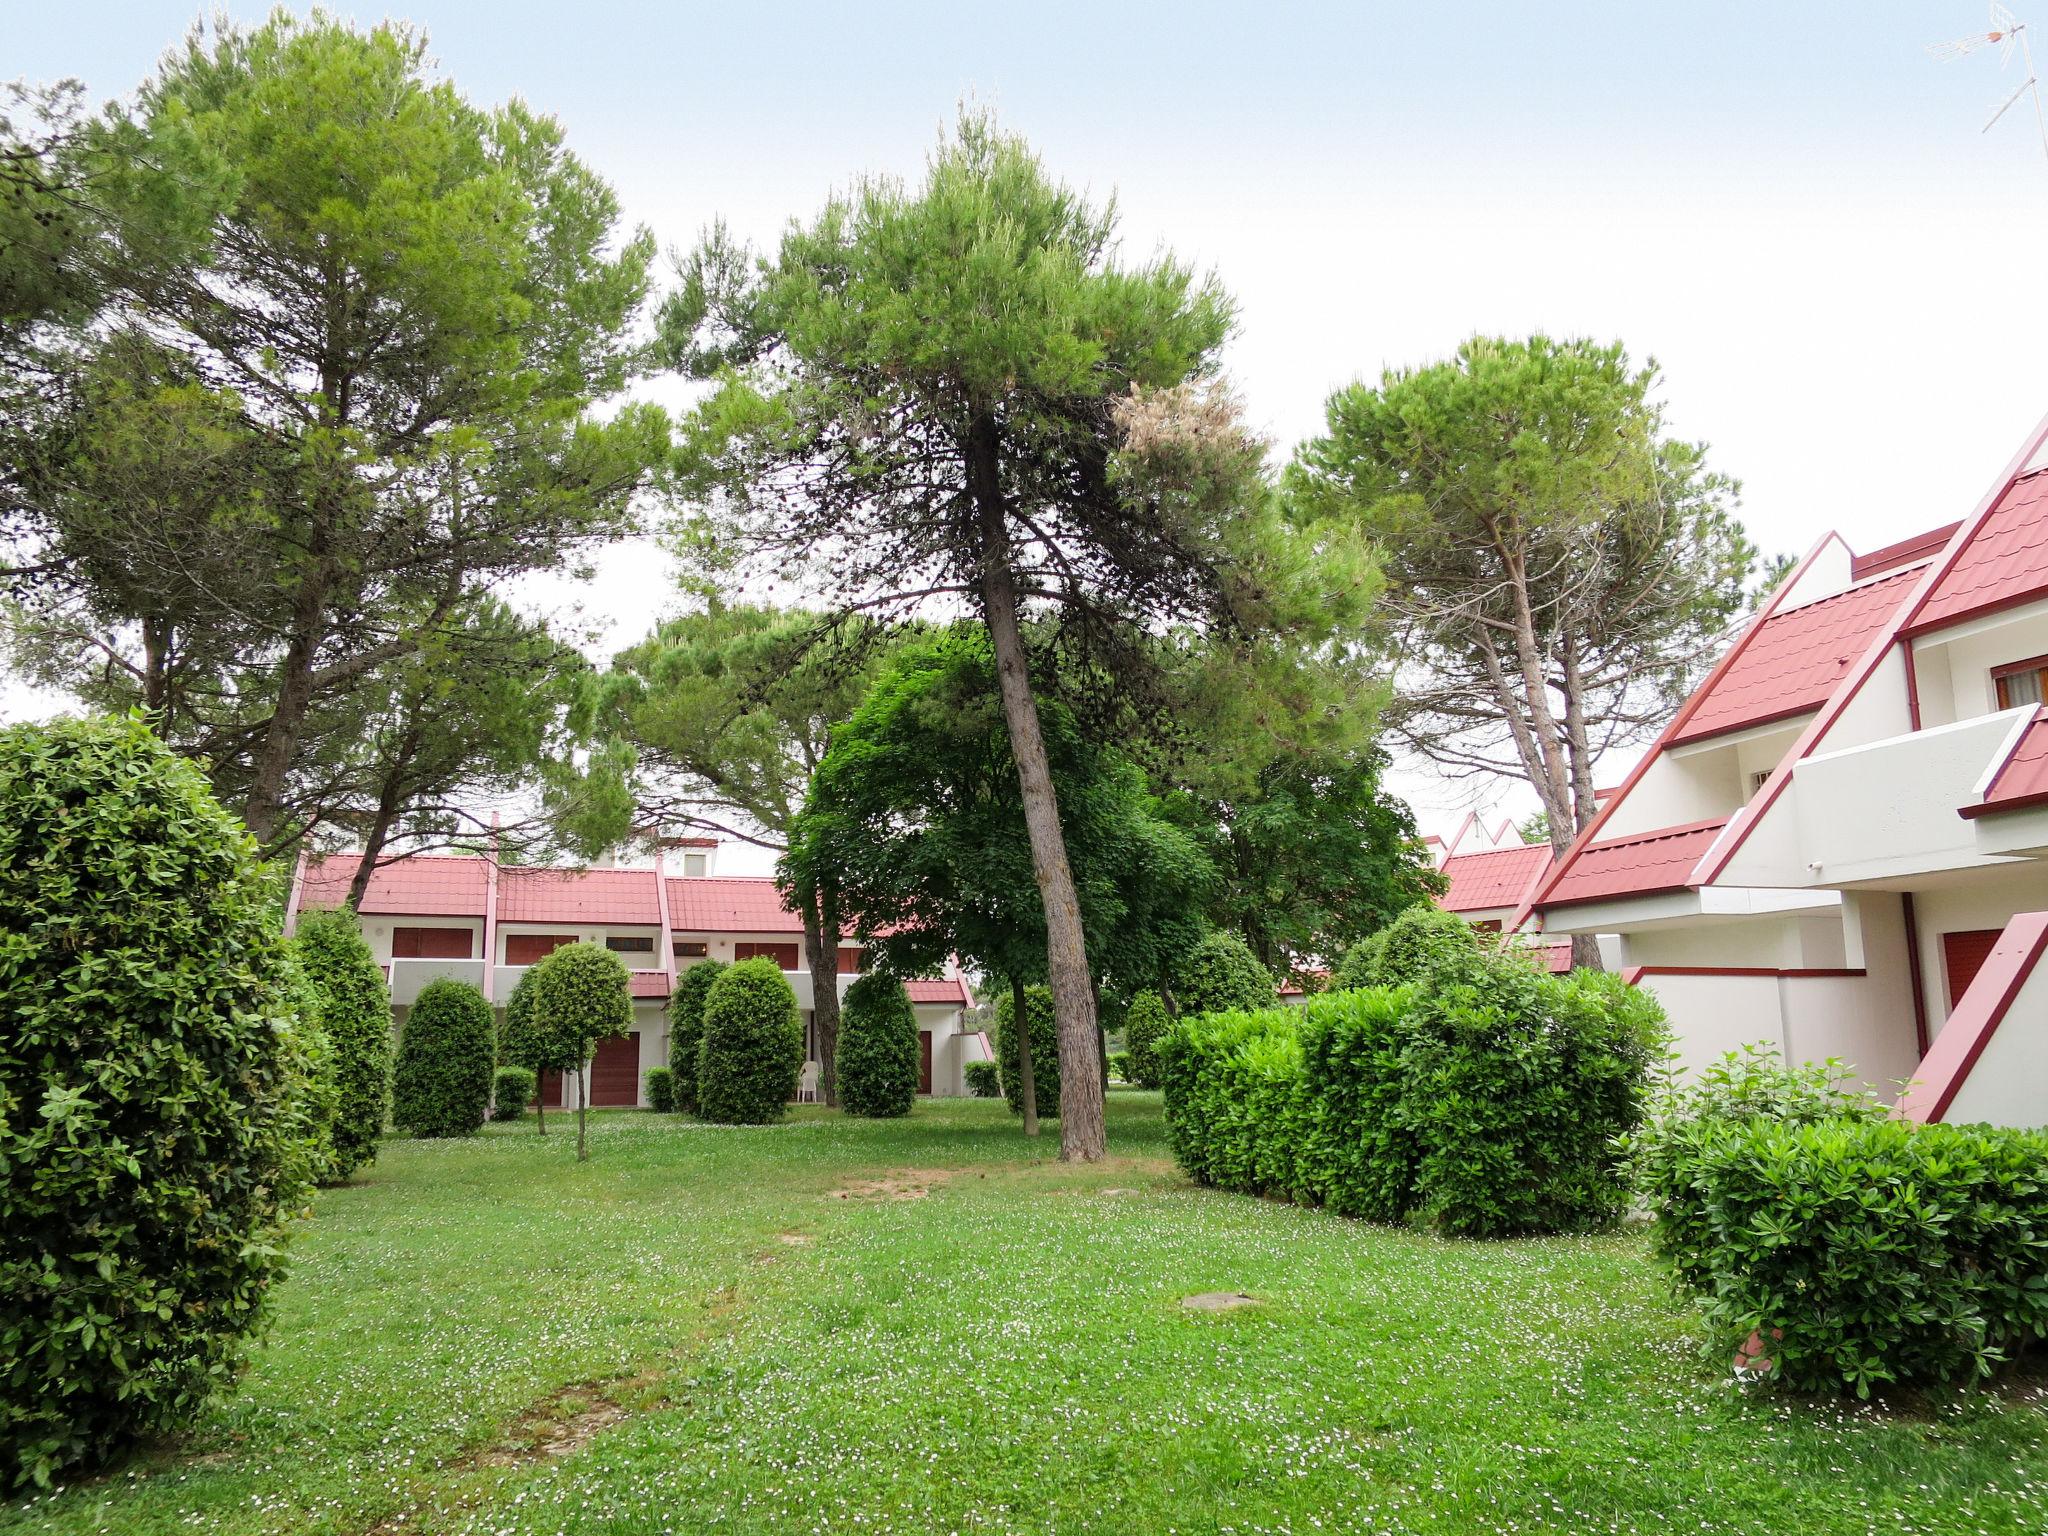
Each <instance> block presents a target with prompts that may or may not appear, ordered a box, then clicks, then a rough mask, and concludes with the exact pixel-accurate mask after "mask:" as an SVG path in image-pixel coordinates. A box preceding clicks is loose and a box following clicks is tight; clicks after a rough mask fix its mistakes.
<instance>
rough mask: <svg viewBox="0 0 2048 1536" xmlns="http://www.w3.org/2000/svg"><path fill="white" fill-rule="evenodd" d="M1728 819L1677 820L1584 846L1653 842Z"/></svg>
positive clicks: (1719, 825) (1617, 845)
mask: <svg viewBox="0 0 2048 1536" xmlns="http://www.w3.org/2000/svg"><path fill="white" fill-rule="evenodd" d="M1731 815H1732V813H1731ZM1729 820H1730V816H1709V817H1708V818H1707V819H1706V820H1704V821H1686V822H1678V823H1674V824H1673V825H1671V826H1668V827H1655V828H1652V829H1651V830H1650V831H1648V832H1624V833H1622V834H1620V835H1619V836H1616V837H1603V838H1601V839H1599V840H1598V841H1596V842H1591V843H1588V844H1586V847H1588V848H1619V847H1623V846H1625V845H1627V844H1629V843H1654V842H1656V841H1657V840H1658V839H1660V838H1666V837H1687V836H1690V835H1691V834H1692V833H1694V832H1704V831H1706V830H1707V829H1708V828H1709V827H1725V826H1727V825H1728V822H1729Z"/></svg>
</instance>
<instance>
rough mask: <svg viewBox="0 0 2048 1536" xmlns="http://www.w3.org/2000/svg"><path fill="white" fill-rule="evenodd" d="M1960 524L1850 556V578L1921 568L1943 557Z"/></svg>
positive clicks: (1858, 578)
mask: <svg viewBox="0 0 2048 1536" xmlns="http://www.w3.org/2000/svg"><path fill="white" fill-rule="evenodd" d="M1962 526H1963V525H1962V524H1961V523H1943V524H1942V525H1941V526H1940V527H1939V528H1930V529H1928V530H1927V532H1925V533H1916V534H1914V535H1913V537H1912V538H1910V539H1901V540H1899V542H1898V543H1896V544H1886V545H1884V546H1883V547H1882V548H1879V549H1873V550H1872V551H1871V552H1870V553H1869V554H1867V555H1851V556H1850V557H1849V579H1850V580H1851V581H1861V580H1863V579H1864V578H1865V577H1866V576H1877V575H1881V574H1883V573H1884V572H1886V571H1896V570H1898V569H1900V568H1901V567H1903V566H1908V565H1921V564H1923V563H1925V562H1926V561H1929V560H1932V559H1933V558H1934V557H1935V556H1936V555H1938V554H1940V553H1941V551H1942V548H1943V546H1944V545H1946V544H1947V543H1948V541H1949V540H1950V539H1952V538H1953V537H1955V531H1956V530H1957V529H1958V528H1960V527H1962Z"/></svg>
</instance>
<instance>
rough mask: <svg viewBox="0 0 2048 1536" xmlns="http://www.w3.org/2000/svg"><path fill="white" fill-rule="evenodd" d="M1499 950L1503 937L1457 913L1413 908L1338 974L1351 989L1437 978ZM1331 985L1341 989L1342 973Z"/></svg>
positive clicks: (1349, 959)
mask: <svg viewBox="0 0 2048 1536" xmlns="http://www.w3.org/2000/svg"><path fill="white" fill-rule="evenodd" d="M1500 949H1501V944H1500V941H1499V940H1498V939H1496V938H1494V936H1493V935H1492V934H1489V933H1483V932H1481V931H1480V930H1479V929H1477V928H1475V927H1473V926H1472V925H1471V924H1470V923H1468V922H1466V921H1465V919H1464V918H1462V917H1460V916H1458V914H1457V913H1455V912H1446V911H1444V910H1442V909H1441V908H1439V907H1410V908H1409V909H1408V910H1407V911H1406V912H1403V913H1402V914H1401V915H1400V916H1399V917H1397V918H1395V919H1394V921H1393V922H1391V923H1389V924H1388V925H1387V926H1386V927H1385V928H1383V929H1382V930H1380V932H1378V933H1376V934H1374V935H1373V936H1372V937H1371V938H1370V939H1368V940H1366V941H1365V942H1364V943H1363V944H1361V945H1359V946H1358V947H1357V948H1356V949H1354V950H1353V951H1352V953H1351V954H1350V955H1347V956H1345V958H1344V964H1343V965H1340V966H1339V967H1338V977H1342V978H1344V983H1345V986H1346V987H1347V988H1356V987H1398V986H1401V985H1403V984H1404V983H1407V982H1411V981H1420V982H1432V981H1436V980H1439V979H1440V978H1443V977H1445V976H1448V975H1464V974H1467V973H1470V972H1471V971H1472V970H1473V968H1474V967H1475V966H1477V965H1478V964H1479V963H1480V962H1481V959H1482V957H1485V956H1489V955H1493V954H1496V953H1498V952H1499V951H1500ZM1354 960H1355V962H1356V963H1355V964H1354V963H1353V962H1354ZM1330 989H1331V990H1332V991H1336V990H1339V987H1338V979H1337V977H1332V978H1331V982H1330Z"/></svg>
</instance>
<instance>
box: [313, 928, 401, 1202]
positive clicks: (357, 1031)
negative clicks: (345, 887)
mask: <svg viewBox="0 0 2048 1536" xmlns="http://www.w3.org/2000/svg"><path fill="white" fill-rule="evenodd" d="M292 952H293V954H294V955H295V956H296V957H297V959H298V962H299V968H300V970H301V971H303V972H304V973H305V977H306V981H307V983H308V985H310V986H311V987H312V989H313V991H314V994H315V995H316V996H317V997H318V999H319V1004H320V1011H319V1018H318V1019H317V1020H316V1022H317V1023H318V1024H319V1026H320V1028H321V1030H322V1031H323V1032H324V1033H325V1034H326V1036H327V1040H328V1044H329V1045H330V1046H332V1047H333V1051H334V1079H335V1084H336V1086H337V1088H338V1090H339V1093H340V1103H339V1105H338V1106H337V1108H336V1110H335V1116H334V1133H333V1140H334V1164H333V1168H332V1177H333V1179H334V1180H335V1181H337V1182H339V1181H340V1180H342V1179H346V1178H347V1177H348V1176H349V1175H350V1174H352V1173H354V1172H355V1171H356V1169H358V1168H360V1167H362V1166H364V1165H365V1164H367V1163H371V1162H374V1161H375V1160H376V1157H377V1138H378V1137H379V1136H381V1135H383V1133H384V1113H385V1110H386V1109H387V1108H388V1107H389V1105H390V1102H391V994H390V992H389V991H388V990H387V989H386V988H385V985H384V973H383V971H381V970H380V969H378V966H377V960H376V957H375V956H374V955H372V954H371V953H370V945H369V942H368V941H367V940H366V939H364V937H363V930H362V928H361V927H360V925H358V924H357V922H356V915H355V913H353V912H351V911H349V910H348V908H346V907H340V908H336V909H335V910H333V911H316V912H301V913H300V914H299V922H298V927H297V929H296V930H295V932H294V934H293V937H292Z"/></svg>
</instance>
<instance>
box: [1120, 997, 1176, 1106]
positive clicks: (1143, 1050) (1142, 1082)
mask: <svg viewBox="0 0 2048 1536" xmlns="http://www.w3.org/2000/svg"><path fill="white" fill-rule="evenodd" d="M1171 1023H1172V1020H1170V1019H1169V1018H1167V1016H1166V1004H1165V1003H1163V1002H1161V1001H1160V999H1159V994H1158V993H1157V992H1140V993H1139V994H1138V995H1137V996H1136V997H1134V998H1132V999H1131V1006H1130V1008H1129V1010H1128V1011H1127V1012H1126V1013H1125V1014H1124V1054H1125V1055H1126V1056H1127V1057H1129V1058H1130V1069H1129V1070H1130V1076H1129V1077H1128V1078H1127V1079H1126V1081H1129V1082H1133V1083H1136V1084H1137V1085H1138V1086H1139V1087H1140V1088H1157V1087H1158V1086H1159V1054H1158V1047H1159V1041H1160V1037H1161V1036H1163V1035H1164V1034H1165V1033H1166V1030H1167V1026H1168V1025H1169V1024H1171Z"/></svg>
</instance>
